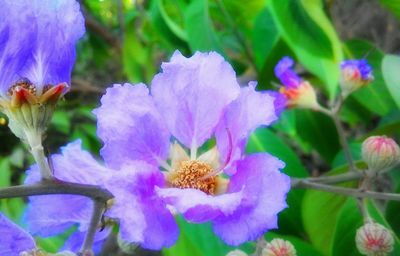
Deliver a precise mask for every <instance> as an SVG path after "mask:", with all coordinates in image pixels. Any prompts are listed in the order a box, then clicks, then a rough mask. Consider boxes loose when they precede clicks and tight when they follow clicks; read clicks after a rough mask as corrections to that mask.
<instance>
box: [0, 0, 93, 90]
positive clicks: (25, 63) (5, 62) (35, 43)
mask: <svg viewBox="0 0 400 256" xmlns="http://www.w3.org/2000/svg"><path fill="white" fill-rule="evenodd" d="M0 5H1V10H0V15H1V23H0V94H1V95H2V96H3V97H9V95H10V94H12V93H13V92H12V90H13V89H12V86H13V85H15V84H16V83H17V84H18V81H22V80H24V81H26V82H25V84H26V86H28V85H29V87H27V88H25V89H28V90H30V91H31V92H32V93H33V94H34V95H37V96H38V95H41V94H42V93H44V92H45V91H46V90H49V89H50V88H51V86H54V85H58V84H60V83H70V79H71V78H70V76H71V71H72V67H73V64H74V62H75V44H76V42H77V40H78V39H79V38H80V37H82V35H83V34H84V32H85V27H84V19H83V16H82V13H81V12H80V10H79V4H78V3H77V2H76V1H75V0H22V1H8V0H0ZM21 86H22V83H21Z"/></svg>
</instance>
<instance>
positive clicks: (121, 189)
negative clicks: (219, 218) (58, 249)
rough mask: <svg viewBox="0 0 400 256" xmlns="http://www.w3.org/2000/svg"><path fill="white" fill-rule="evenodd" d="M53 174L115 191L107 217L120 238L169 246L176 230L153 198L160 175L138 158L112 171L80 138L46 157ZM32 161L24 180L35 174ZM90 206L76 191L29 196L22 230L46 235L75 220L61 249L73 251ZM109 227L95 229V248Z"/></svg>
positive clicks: (155, 246) (32, 179)
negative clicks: (74, 228)
mask: <svg viewBox="0 0 400 256" xmlns="http://www.w3.org/2000/svg"><path fill="white" fill-rule="evenodd" d="M51 162H52V163H53V165H54V172H55V173H54V176H55V177H56V178H58V179H60V180H64V181H70V182H77V183H82V184H92V185H100V186H104V187H106V188H107V189H108V190H110V192H111V193H113V194H114V195H115V201H114V204H113V207H112V208H111V209H110V210H109V211H107V212H106V216H107V218H110V220H111V221H112V220H116V221H118V222H119V223H120V236H121V238H122V240H124V241H128V242H134V243H140V244H141V245H142V246H143V247H145V248H149V249H161V248H162V247H164V246H170V245H172V244H173V243H174V242H175V240H176V238H177V236H178V229H177V225H176V223H175V221H174V219H173V216H172V214H171V213H170V212H169V211H168V210H167V209H166V205H165V204H164V203H163V202H162V201H161V199H159V198H158V197H156V194H155V187H156V186H163V185H164V180H163V176H162V174H161V173H160V172H159V171H158V170H157V169H155V168H154V167H153V166H151V165H149V164H147V163H145V162H142V161H130V162H125V164H124V165H123V166H122V167H121V168H120V169H118V170H114V169H110V168H106V167H104V166H103V165H102V164H100V163H99V162H98V161H96V160H95V159H94V158H93V157H92V156H91V155H90V154H89V153H88V152H86V151H84V150H83V149H82V148H81V143H80V141H76V142H73V143H71V144H69V145H68V146H66V147H64V148H63V149H62V154H56V155H53V156H52V157H51ZM36 169H37V166H36V165H35V166H33V167H32V168H31V170H29V171H28V176H27V179H26V181H25V182H26V183H34V182H36V181H38V180H39V179H40V177H39V172H38V171H37V170H36ZM91 211H92V203H91V201H90V200H89V199H88V198H86V197H82V196H71V195H50V196H36V197H30V199H29V205H28V209H27V211H26V214H25V219H26V222H27V223H28V230H29V231H30V232H31V233H33V234H35V235H40V236H51V235H55V234H58V233H60V232H63V231H66V230H67V229H68V228H70V227H71V226H74V225H76V224H78V230H77V232H75V233H74V234H73V235H72V236H71V237H70V238H69V239H68V240H67V242H66V244H65V245H64V249H68V250H71V251H78V250H79V248H80V246H81V244H82V241H83V237H84V234H85V232H86V231H87V228H88V225H89V221H90V216H91ZM110 230H111V229H110V228H106V229H105V230H103V231H99V232H97V234H96V237H95V239H96V245H95V247H96V248H97V249H100V247H101V245H102V243H103V241H104V240H105V238H106V237H107V236H108V234H109V232H110Z"/></svg>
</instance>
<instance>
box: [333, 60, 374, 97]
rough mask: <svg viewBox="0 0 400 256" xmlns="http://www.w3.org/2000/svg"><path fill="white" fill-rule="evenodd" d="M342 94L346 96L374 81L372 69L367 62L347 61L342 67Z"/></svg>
mask: <svg viewBox="0 0 400 256" xmlns="http://www.w3.org/2000/svg"><path fill="white" fill-rule="evenodd" d="M340 68H341V81H340V85H341V87H342V93H343V95H344V96H347V95H348V94H350V93H352V92H353V91H355V90H358V89H360V88H361V87H363V86H365V85H367V84H369V83H370V82H371V81H372V80H373V79H374V77H373V75H372V67H371V66H370V65H369V64H368V62H367V60H365V59H361V60H345V61H343V62H342V63H341V65H340Z"/></svg>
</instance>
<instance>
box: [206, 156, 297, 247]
mask: <svg viewBox="0 0 400 256" xmlns="http://www.w3.org/2000/svg"><path fill="white" fill-rule="evenodd" d="M283 167H284V163H283V162H281V161H280V160H279V159H277V158H275V157H273V156H271V155H269V154H266V153H260V154H254V155H250V156H247V157H246V158H245V159H244V160H241V161H239V162H238V165H237V172H236V174H235V175H233V176H232V178H231V182H230V184H229V188H228V192H231V193H232V192H236V191H239V190H241V189H243V188H244V197H243V199H242V202H241V205H240V207H239V208H238V209H237V210H236V211H235V212H234V213H232V214H230V215H226V216H220V217H218V218H216V219H215V220H213V221H212V222H213V225H214V232H215V233H216V234H217V235H218V236H219V237H221V238H222V239H223V240H224V241H225V242H226V243H227V244H230V245H235V246H236V245H239V244H241V243H244V242H246V241H249V240H255V239H257V238H258V237H259V236H261V235H262V234H263V233H265V232H266V231H267V230H269V229H273V228H277V214H278V213H279V212H280V211H282V210H283V209H284V208H286V207H287V205H286V202H285V200H286V194H287V193H288V191H289V189H290V178H289V177H288V176H286V175H285V174H283V173H281V172H280V171H279V169H281V168H283Z"/></svg>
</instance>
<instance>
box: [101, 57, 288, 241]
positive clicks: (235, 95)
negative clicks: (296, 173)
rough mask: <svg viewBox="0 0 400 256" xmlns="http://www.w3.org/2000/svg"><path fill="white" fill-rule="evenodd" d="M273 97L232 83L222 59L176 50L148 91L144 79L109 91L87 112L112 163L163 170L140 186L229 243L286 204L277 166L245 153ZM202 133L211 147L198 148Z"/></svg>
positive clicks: (261, 228)
mask: <svg viewBox="0 0 400 256" xmlns="http://www.w3.org/2000/svg"><path fill="white" fill-rule="evenodd" d="M276 103H277V102H276V99H275V97H273V96H271V94H269V93H266V92H257V91H255V84H253V83H251V84H250V85H249V86H248V87H243V88H240V87H239V85H238V83H237V81H236V77H235V73H234V71H233V69H232V67H231V66H230V65H229V64H228V63H227V62H225V61H224V59H223V58H222V57H221V56H220V55H218V54H216V53H213V52H211V53H196V54H195V55H194V56H193V57H191V58H185V57H184V56H182V55H181V54H180V53H179V52H175V54H174V55H173V57H172V58H171V60H170V62H167V63H163V64H162V72H161V73H159V74H158V75H156V76H155V78H154V79H153V81H152V84H151V93H150V92H149V91H148V90H147V88H146V87H145V86H144V85H143V84H139V85H135V86H132V85H129V84H124V85H114V87H113V88H110V89H108V90H107V93H106V95H104V96H103V98H102V105H101V107H99V108H98V109H97V110H96V111H95V114H96V116H97V118H98V135H99V137H100V138H101V139H102V140H103V142H104V147H103V149H102V150H101V154H102V155H103V157H104V158H105V159H107V161H106V162H107V164H110V165H111V166H113V167H120V166H122V165H123V164H124V163H126V162H130V161H134V160H142V161H146V162H147V163H148V164H149V165H152V166H153V167H154V169H156V170H157V169H161V170H164V171H165V172H163V173H164V176H165V178H164V182H165V185H155V184H154V183H151V182H147V183H146V184H143V186H147V188H148V189H150V190H152V188H153V187H155V189H156V191H157V194H158V196H159V197H161V198H162V199H163V200H164V202H166V203H167V204H169V205H170V206H172V207H173V208H174V209H175V211H177V212H179V213H181V214H183V216H184V217H185V218H186V219H187V220H189V221H191V222H197V223H199V222H207V221H211V222H212V223H213V224H214V230H215V232H216V233H217V234H218V235H219V236H220V237H221V238H222V239H224V241H226V242H227V243H229V244H232V245H237V244H240V243H243V242H245V241H247V240H251V239H255V238H256V237H258V236H259V235H261V234H262V233H263V232H265V231H266V230H268V229H271V228H275V227H276V220H277V213H278V212H279V211H281V210H282V209H283V208H285V207H286V204H285V197H286V193H287V191H288V190H289V183H290V181H289V178H288V177H287V176H286V175H284V174H282V173H281V172H280V171H279V169H281V168H283V166H284V164H283V163H282V162H281V161H279V160H278V159H276V158H274V157H272V156H270V155H268V154H267V153H264V154H260V155H259V156H245V155H244V148H245V145H246V143H247V139H248V137H249V135H250V133H251V132H252V131H254V130H255V129H256V128H257V127H258V126H260V125H269V124H271V123H272V122H273V121H275V120H276V119H277V116H278V114H279V113H277V112H279V111H276V109H275V108H274V106H275V104H276ZM171 139H172V142H171ZM210 139H211V140H212V139H215V141H216V146H215V147H213V148H211V149H210V150H208V151H206V152H202V153H200V152H199V150H200V148H201V146H202V145H203V144H204V143H205V142H207V141H209V140H210ZM168 151H169V154H168ZM160 173H161V172H160ZM223 173H225V174H227V175H228V176H225V175H222V174H223ZM253 174H254V175H253ZM230 175H232V176H230ZM264 177H265V179H264ZM269 182H272V183H273V184H270V183H269ZM121 187H123V186H121ZM125 193H126V192H125V191H122V193H121V196H123V195H124V194H125ZM117 197H118V196H117ZM133 203H134V202H133ZM125 207H126V206H125ZM166 216H168V215H166ZM159 217H160V219H161V218H164V217H162V216H159ZM250 220H253V221H250ZM143 221H144V222H145V223H147V221H146V220H145V219H143ZM149 225H151V224H150V223H149Z"/></svg>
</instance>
